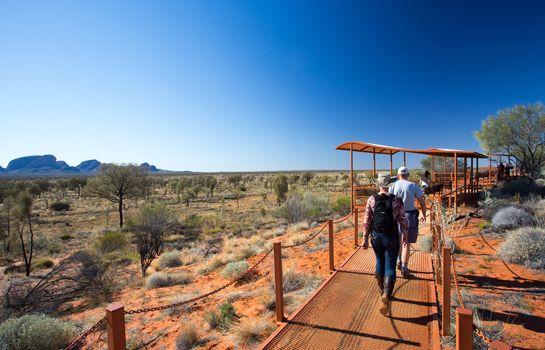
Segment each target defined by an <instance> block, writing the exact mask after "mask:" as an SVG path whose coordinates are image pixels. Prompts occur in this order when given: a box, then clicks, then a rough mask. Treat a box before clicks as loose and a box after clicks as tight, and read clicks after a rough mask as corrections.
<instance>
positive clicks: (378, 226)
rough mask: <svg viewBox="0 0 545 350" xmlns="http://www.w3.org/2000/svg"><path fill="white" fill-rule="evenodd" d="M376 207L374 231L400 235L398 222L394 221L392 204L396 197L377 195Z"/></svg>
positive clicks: (374, 196) (374, 210) (374, 209)
mask: <svg viewBox="0 0 545 350" xmlns="http://www.w3.org/2000/svg"><path fill="white" fill-rule="evenodd" d="M373 198H375V207H374V208H373V213H374V214H373V231H376V232H380V233H384V234H388V235H393V234H396V235H397V233H398V228H397V222H396V220H395V219H394V211H393V206H392V203H393V201H394V198H395V196H394V195H393V194H391V193H389V194H388V195H387V196H386V195H381V194H375V195H373Z"/></svg>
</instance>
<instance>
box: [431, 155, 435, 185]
mask: <svg viewBox="0 0 545 350" xmlns="http://www.w3.org/2000/svg"><path fill="white" fill-rule="evenodd" d="M431 181H432V182H435V158H434V157H433V155H432V156H431Z"/></svg>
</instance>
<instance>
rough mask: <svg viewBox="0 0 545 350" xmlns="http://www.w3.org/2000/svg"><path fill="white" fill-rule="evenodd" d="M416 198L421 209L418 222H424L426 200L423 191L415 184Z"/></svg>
mask: <svg viewBox="0 0 545 350" xmlns="http://www.w3.org/2000/svg"><path fill="white" fill-rule="evenodd" d="M416 200H417V201H418V203H419V204H420V210H422V217H420V222H421V223H424V222H426V212H427V208H426V200H425V199H424V192H422V190H421V189H420V188H419V187H418V186H416Z"/></svg>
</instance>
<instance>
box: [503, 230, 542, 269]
mask: <svg viewBox="0 0 545 350" xmlns="http://www.w3.org/2000/svg"><path fill="white" fill-rule="evenodd" d="M497 255H498V257H499V258H500V259H502V260H505V261H507V262H511V263H515V264H521V265H526V266H528V267H531V268H535V269H544V268H545V229H542V228H533V227H522V228H519V229H518V230H514V231H510V232H508V234H507V239H506V240H505V241H504V242H503V243H502V244H501V246H500V249H499V250H498V252H497Z"/></svg>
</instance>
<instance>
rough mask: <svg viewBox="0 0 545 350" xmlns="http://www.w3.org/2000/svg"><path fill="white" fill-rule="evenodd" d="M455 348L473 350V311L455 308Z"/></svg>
mask: <svg viewBox="0 0 545 350" xmlns="http://www.w3.org/2000/svg"><path fill="white" fill-rule="evenodd" d="M456 350H473V311H471V310H469V309H464V308H461V307H459V308H456Z"/></svg>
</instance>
